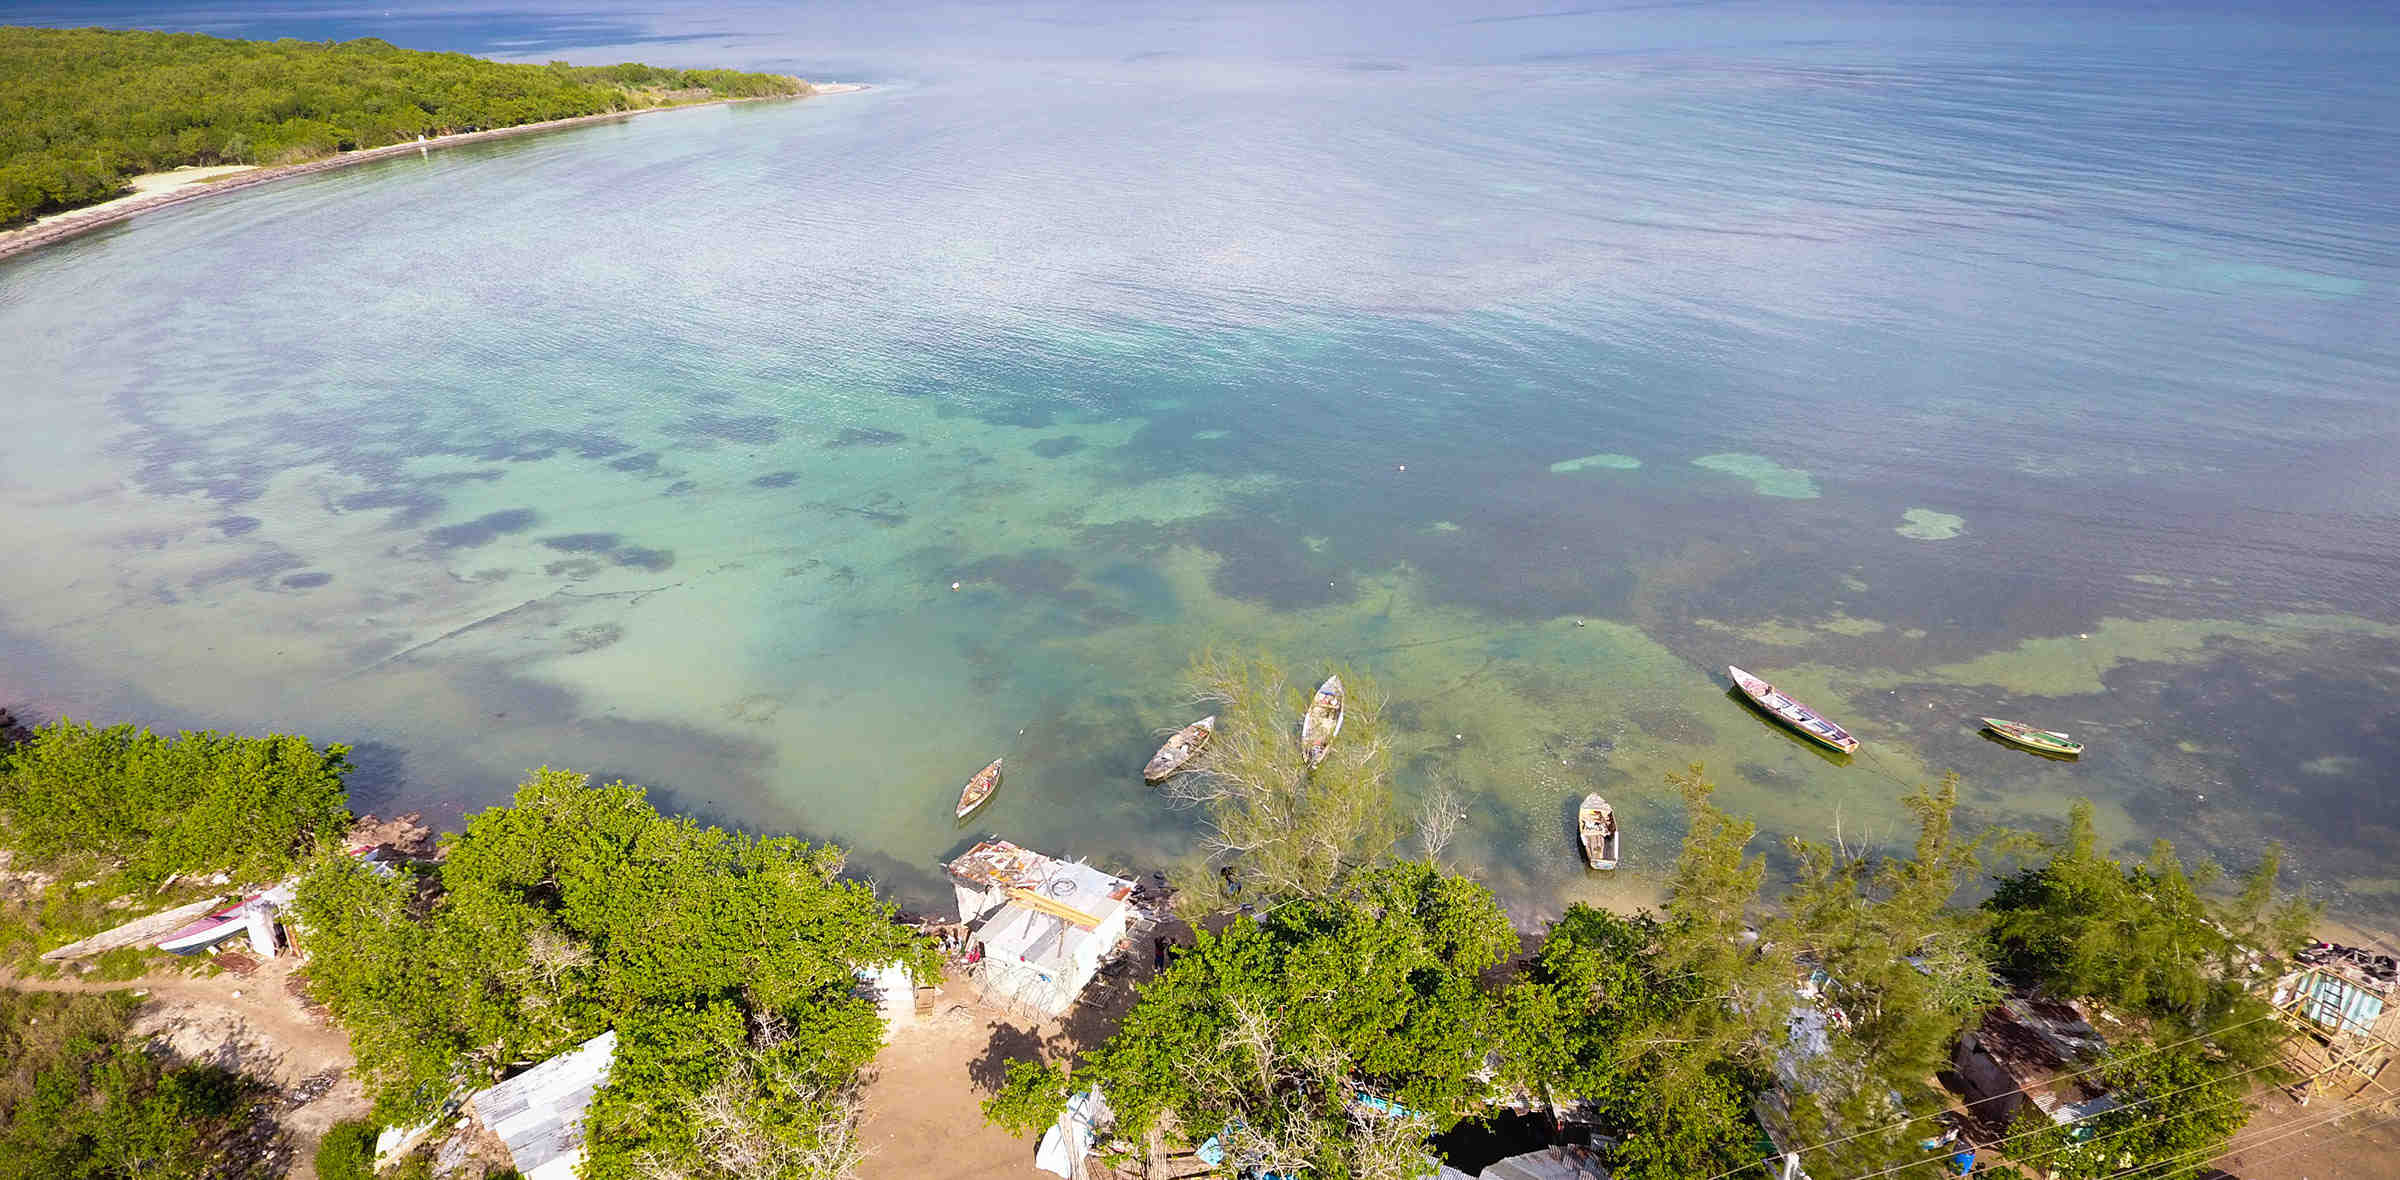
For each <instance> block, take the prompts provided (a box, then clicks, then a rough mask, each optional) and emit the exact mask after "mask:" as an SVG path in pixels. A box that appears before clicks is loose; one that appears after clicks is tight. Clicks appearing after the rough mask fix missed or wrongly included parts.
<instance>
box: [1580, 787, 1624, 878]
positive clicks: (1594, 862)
mask: <svg viewBox="0 0 2400 1180" xmlns="http://www.w3.org/2000/svg"><path fill="white" fill-rule="evenodd" d="M1575 834H1576V835H1577V836H1578V837H1580V838H1581V839H1582V840H1583V859H1584V861H1585V862H1586V863H1588V864H1590V865H1591V866H1592V867H1593V868H1595V869H1613V868H1615V867H1617V813H1616V810H1615V809H1614V808H1612V807H1610V806H1609V805H1608V800H1606V799H1603V798H1601V797H1600V795H1599V793H1598V792H1594V793H1592V794H1589V795H1586V796H1584V797H1583V806H1581V807H1578V808H1576V809H1575Z"/></svg>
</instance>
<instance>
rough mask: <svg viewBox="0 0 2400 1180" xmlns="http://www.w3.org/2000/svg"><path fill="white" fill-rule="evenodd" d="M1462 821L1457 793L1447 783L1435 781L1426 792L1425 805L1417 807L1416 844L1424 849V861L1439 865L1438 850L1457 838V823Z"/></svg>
mask: <svg viewBox="0 0 2400 1180" xmlns="http://www.w3.org/2000/svg"><path fill="white" fill-rule="evenodd" d="M1466 818H1467V813H1466V811H1465V809H1464V807H1463V806H1462V805H1461V804H1460V803H1459V801H1458V793H1457V792H1455V791H1452V790H1451V789H1450V784H1449V783H1448V782H1444V781H1436V782H1435V783H1434V784H1433V789H1432V790H1431V791H1428V792H1427V793H1426V795H1425V802H1424V803H1423V804H1422V805H1421V806H1419V807H1418V808H1417V843H1418V845H1419V846H1420V847H1422V848H1423V849H1424V850H1425V859H1426V861H1427V862H1429V863H1432V864H1440V863H1441V860H1442V850H1443V849H1445V848H1448V847H1450V841H1451V839H1452V838H1453V837H1455V836H1457V835H1458V825H1459V823H1460V822H1461V821H1463V820H1465V819H1466Z"/></svg>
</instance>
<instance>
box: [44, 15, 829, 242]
mask: <svg viewBox="0 0 2400 1180" xmlns="http://www.w3.org/2000/svg"><path fill="white" fill-rule="evenodd" d="M806 92H807V83H805V82H802V81H800V80H799V79H797V78H790V77H786V76H783V75H779V74H755V73H740V72H737V71H733V70H674V69H661V68H658V67H653V66H646V65H642V64H639V63H635V62H626V63H621V64H618V65H609V66H570V65H568V64H566V63H565V62H552V63H550V64H549V65H546V66H535V65H511V64H504V63H501V62H493V61H485V60H483V59H480V58H475V57H469V56H467V55H465V54H460V53H427V52H422V51H417V50H409V49H400V48H397V47H395V46H393V45H391V44H389V43H387V42H384V41H379V40H374V39H371V38H369V39H361V40H356V41H345V42H340V43H338V44H337V43H330V42H314V41H294V40H281V41H236V40H227V39H224V38H219V37H207V36H201V35H199V34H192V33H155V32H143V31H136V30H115V29H34V28H12V27H0V226H8V225H12V224H15V223H18V222H21V221H24V220H26V219H28V218H31V217H34V216H37V215H39V214H43V213H50V212H55V211H58V210H62V209H72V208H75V207H77V206H81V205H89V204H92V203H95V202H98V201H104V200H107V199H109V198H110V197H113V196H116V195H118V193H119V192H120V191H121V190H122V189H123V188H124V183H125V180H126V178H128V177H130V176H134V175H137V174H140V173H144V172H156V171H161V170H164V169H168V168H174V167H179V166H182V165H193V164H199V165H208V164H291V163H298V162H300V161H304V160H311V159H316V158H319V157H322V156H329V155H333V154H334V153H337V152H344V151H351V150H355V149H360V148H372V147H380V146H383V145H385V144H392V143H400V142H403V141H406V140H411V139H415V138H417V137H419V136H439V135H448V134H452V133H455V132H462V131H477V130H485V129H490V128H496V127H513V126H517V125H519V124H524V123H537V122H542V121H545V120H549V119H564V118H570V117H573V116H577V115H595V114H605V113H608V112H612V111H628V110H640V109H643V108H647V107H657V106H667V105H673V104H676V103H682V102H692V101H706V100H715V99H725V98H758V97H768V96H775V95H790V94H802V93H806Z"/></svg>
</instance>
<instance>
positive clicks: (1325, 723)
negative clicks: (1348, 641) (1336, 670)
mask: <svg viewBox="0 0 2400 1180" xmlns="http://www.w3.org/2000/svg"><path fill="white" fill-rule="evenodd" d="M1340 732H1342V678H1341V677H1339V676H1328V677H1326V678H1325V683H1323V684H1320V685H1318V686H1317V692H1316V695H1315V696H1312V697H1310V698H1308V711H1307V712H1305V713H1302V714H1301V715H1300V754H1301V756H1302V757H1303V758H1306V759H1307V760H1308V765H1309V766H1310V767H1311V768H1312V769H1313V768H1314V767H1315V766H1316V765H1317V763H1319V762H1323V761H1324V760H1325V751H1327V750H1328V749H1331V748H1332V746H1333V738H1334V735H1335V734H1338V733H1340Z"/></svg>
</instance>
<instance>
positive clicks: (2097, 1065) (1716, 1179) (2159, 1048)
mask: <svg viewBox="0 0 2400 1180" xmlns="http://www.w3.org/2000/svg"><path fill="white" fill-rule="evenodd" d="M2277 1015H2278V1013H2276V1012H2273V1011H2270V1012H2268V1013H2267V1014H2266V1015H2264V1016H2253V1017H2251V1018H2250V1019H2248V1020H2240V1021H2235V1022H2234V1023H2232V1024H2228V1025H2226V1026H2225V1027H2223V1028H2219V1029H2215V1030H2212V1031H2210V1032H2204V1033H2197V1034H2195V1035H2192V1036H2188V1037H2185V1038H2183V1039H2182V1040H2180V1041H2169V1042H2167V1043H2166V1044H2163V1045H2150V1046H2146V1047H2144V1048H2142V1049H2139V1050H2136V1051H2134V1052H2132V1053H2127V1054H2124V1055H2122V1056H2119V1057H2112V1058H2109V1059H2107V1060H2105V1061H2099V1062H2094V1063H2093V1064H2091V1065H2089V1066H2086V1067H2084V1068H2082V1069H2079V1070H2075V1071H2073V1072H2072V1073H2063V1074H2058V1075H2055V1076H2053V1077H2052V1078H2051V1081H2053V1082H2063V1081H2066V1080H2068V1079H2070V1078H2079V1077H2082V1076H2084V1075H2085V1074H2089V1073H2094V1072H2097V1071H2099V1070H2102V1069H2107V1068H2110V1067H2112V1066H2117V1065H2122V1064H2124V1063H2125V1062H2128V1061H2138V1060H2140V1059H2142V1058H2144V1057H2147V1056H2149V1055H2150V1054H2152V1053H2160V1052H2164V1051H2166V1050H2168V1049H2173V1048H2176V1047H2178V1046H2182V1045H2189V1044H2191V1043H2192V1042H2194V1041H2204V1040H2207V1039H2209V1038H2210V1037H2219V1036H2223V1035H2225V1034H2226V1033H2229V1032H2232V1031H2233V1030H2235V1029H2237V1028H2243V1027H2245V1026H2248V1025H2253V1024H2257V1023H2258V1022H2259V1021H2262V1020H2273V1019H2274V1018H2275V1017H2276V1016H2277ZM2261 1068H2264V1067H2261ZM2244 1072H2245V1073H2255V1072H2257V1071H2256V1070H2245V1071H2244ZM2236 1076H2239V1075H2236ZM2186 1088H2187V1089H2189V1088H2190V1087H2186ZM2161 1097H2164V1095H2161ZM2117 1109H2119V1110H2123V1109H2126V1108H2124V1107H2118V1108H2117ZM1930 1117H1932V1116H1930V1115H1912V1116H1910V1117H1908V1118H1904V1119H1901V1120H1899V1121H1897V1122H1891V1123H1885V1124H1884V1125H1882V1126H1880V1127H1869V1128H1867V1129H1866V1130H1864V1131H1859V1132H1857V1133H1855V1134H1850V1135H1844V1136H1842V1137H1841V1138H1839V1139H1828V1140H1826V1141H1825V1142H1823V1143H1819V1144H1815V1145H1813V1146H1809V1147H1803V1148H1800V1149H1798V1150H1797V1151H1791V1152H1787V1153H1784V1154H1787V1155H1806V1154H1808V1153H1809V1152H1812V1151H1823V1150H1825V1149H1826V1148H1828V1147H1838V1146H1840V1145H1842V1144H1844V1143H1848V1142H1850V1141H1851V1140H1853V1139H1864V1138H1866V1137H1867V1136H1869V1135H1877V1134H1881V1133H1883V1132H1885V1131H1891V1130H1896V1129H1898V1128H1900V1127H1905V1126H1907V1125H1909V1124H1910V1123H1917V1122H1923V1121H1925V1120H1926V1119H1927V1118H1930ZM2086 1117H2090V1116H2086ZM2062 1125H2063V1124H2062ZM2003 1142H2005V1141H2003ZM1780 1158H1782V1157H1781V1156H1769V1157H1767V1159H1765V1160H1761V1161H1758V1162H1760V1163H1772V1162H1773V1161H1774V1160H1777V1159H1780ZM1754 1166H1756V1165H1755V1164H1743V1165H1742V1166H1741V1167H1738V1168H1731V1169H1728V1170H1726V1171H1723V1172H1719V1173H1717V1174H1716V1175H1714V1176H1710V1177H1708V1178H1707V1180H1725V1178H1726V1177H1728V1176H1732V1175H1734V1174H1736V1173H1739V1172H1743V1171H1746V1170H1748V1169H1750V1168H1751V1167H1754ZM1875 1174H1876V1175H1882V1174H1883V1173H1880V1172H1878V1173H1875ZM1860 1180H1865V1178H1864V1177H1861V1178H1860Z"/></svg>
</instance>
